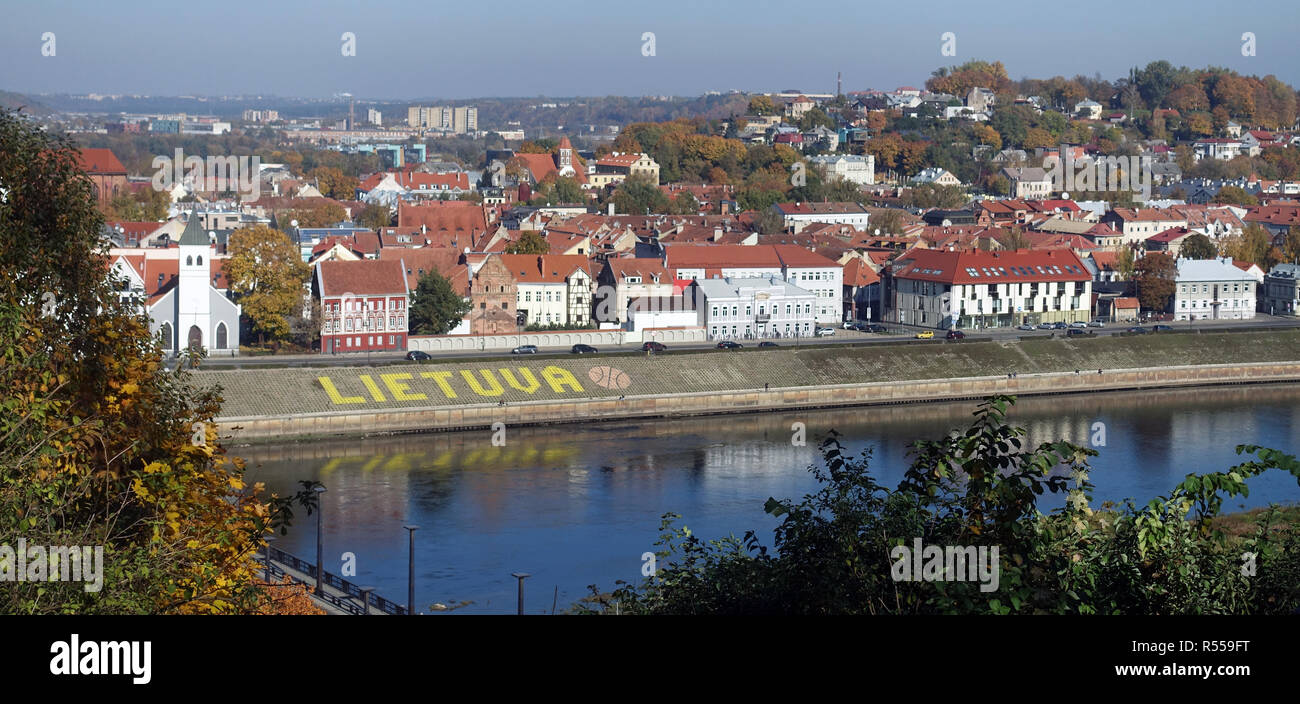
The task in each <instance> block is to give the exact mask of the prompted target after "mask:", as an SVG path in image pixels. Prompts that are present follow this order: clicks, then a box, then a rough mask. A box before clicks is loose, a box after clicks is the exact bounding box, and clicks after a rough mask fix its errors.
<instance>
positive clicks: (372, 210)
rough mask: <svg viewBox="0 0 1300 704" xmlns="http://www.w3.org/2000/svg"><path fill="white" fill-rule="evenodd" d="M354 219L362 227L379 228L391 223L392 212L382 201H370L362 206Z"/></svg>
mask: <svg viewBox="0 0 1300 704" xmlns="http://www.w3.org/2000/svg"><path fill="white" fill-rule="evenodd" d="M355 219H356V222H357V224H358V225H360V226H362V227H368V228H370V229H371V230H379V229H380V228H384V227H388V226H389V225H391V224H392V223H393V212H392V210H391V209H390V208H389V207H388V206H386V205H384V204H383V203H371V204H370V205H367V206H366V207H365V208H363V209H362V210H361V212H360V213H359V214H358V215H357V217H356V218H355Z"/></svg>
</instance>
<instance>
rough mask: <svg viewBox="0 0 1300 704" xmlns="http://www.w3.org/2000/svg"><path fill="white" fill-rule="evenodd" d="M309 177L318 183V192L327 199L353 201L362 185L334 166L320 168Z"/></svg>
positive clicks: (308, 175) (313, 170)
mask: <svg viewBox="0 0 1300 704" xmlns="http://www.w3.org/2000/svg"><path fill="white" fill-rule="evenodd" d="M307 177H308V178H310V179H312V180H313V181H315V182H316V190H318V191H320V192H321V195H323V196H325V197H327V198H337V199H342V200H351V199H353V198H355V197H356V194H357V188H358V187H359V186H360V185H361V183H360V182H359V181H357V179H355V178H353V177H352V176H347V175H345V174H344V173H343V172H342V171H340V170H339V169H337V168H335V167H333V166H318V167H316V168H314V169H312V170H311V171H310V172H309V173H308V174H307Z"/></svg>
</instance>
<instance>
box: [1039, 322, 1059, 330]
mask: <svg viewBox="0 0 1300 704" xmlns="http://www.w3.org/2000/svg"><path fill="white" fill-rule="evenodd" d="M1055 328H1056V326H1055V325H1053V324H1051V323H1039V324H1038V329H1039V330H1053V329H1055Z"/></svg>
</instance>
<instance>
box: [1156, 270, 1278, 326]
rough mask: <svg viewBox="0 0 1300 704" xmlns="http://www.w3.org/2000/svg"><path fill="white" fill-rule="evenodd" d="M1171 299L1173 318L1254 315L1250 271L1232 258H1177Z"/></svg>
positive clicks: (1227, 317) (1253, 295)
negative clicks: (1233, 261)
mask: <svg viewBox="0 0 1300 704" xmlns="http://www.w3.org/2000/svg"><path fill="white" fill-rule="evenodd" d="M1177 265H1178V276H1177V277H1176V278H1175V279H1174V282H1175V285H1176V287H1175V289H1174V297H1173V301H1172V306H1173V313H1174V319H1175V320H1249V319H1251V318H1254V317H1255V287H1256V286H1257V285H1258V282H1257V281H1256V280H1255V277H1254V276H1252V275H1251V274H1249V273H1247V272H1245V271H1243V270H1241V269H1240V268H1238V267H1236V266H1234V265H1233V263H1232V258H1231V257H1219V258H1217V259H1178V260H1177Z"/></svg>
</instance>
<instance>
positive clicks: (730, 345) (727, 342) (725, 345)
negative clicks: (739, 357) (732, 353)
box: [718, 340, 744, 350]
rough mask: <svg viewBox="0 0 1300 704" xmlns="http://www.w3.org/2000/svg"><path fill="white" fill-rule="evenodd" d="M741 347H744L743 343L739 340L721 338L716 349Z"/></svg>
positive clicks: (736, 348)
mask: <svg viewBox="0 0 1300 704" xmlns="http://www.w3.org/2000/svg"><path fill="white" fill-rule="evenodd" d="M741 347H744V345H742V344H740V343H739V342H732V341H731V340H723V341H722V342H719V343H718V349H720V350H738V349H740V348H741Z"/></svg>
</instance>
